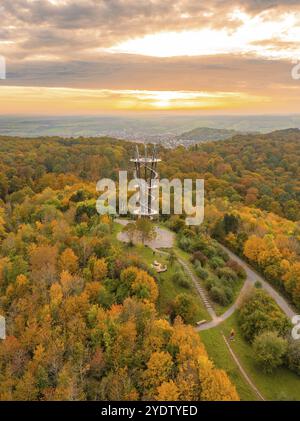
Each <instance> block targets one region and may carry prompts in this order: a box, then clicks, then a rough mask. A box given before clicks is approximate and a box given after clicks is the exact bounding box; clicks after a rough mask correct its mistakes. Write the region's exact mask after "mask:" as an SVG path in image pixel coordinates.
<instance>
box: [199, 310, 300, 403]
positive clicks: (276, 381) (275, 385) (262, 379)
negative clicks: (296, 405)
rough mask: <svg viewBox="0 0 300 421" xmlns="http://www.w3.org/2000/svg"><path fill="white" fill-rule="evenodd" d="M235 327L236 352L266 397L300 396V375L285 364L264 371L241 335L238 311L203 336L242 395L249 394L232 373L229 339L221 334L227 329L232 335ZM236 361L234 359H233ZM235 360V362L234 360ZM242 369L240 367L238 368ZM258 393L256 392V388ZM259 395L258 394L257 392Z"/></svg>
mask: <svg viewBox="0 0 300 421" xmlns="http://www.w3.org/2000/svg"><path fill="white" fill-rule="evenodd" d="M231 329H234V330H235V340H234V341H233V342H231V346H232V349H233V351H234V352H235V354H236V355H237V357H238V358H239V360H240V363H241V364H242V366H243V368H244V369H245V371H246V372H247V374H248V376H249V377H250V378H251V380H252V381H253V383H254V384H255V385H256V387H257V388H258V389H259V391H260V392H261V394H262V395H263V396H264V398H265V399H266V400H273V401H276V400H298V401H299V400H300V377H299V376H297V374H295V373H293V372H292V371H290V370H288V369H287V368H285V367H280V368H278V369H276V370H275V371H274V372H273V373H272V374H266V373H264V372H263V371H262V370H261V368H260V366H259V365H258V364H257V363H256V361H255V355H254V352H253V349H252V347H251V345H250V344H249V343H248V342H246V341H245V340H244V338H243V337H242V335H241V332H240V329H239V326H238V323H237V314H236V313H234V314H233V315H232V316H231V317H230V318H228V319H227V320H226V321H225V322H224V323H222V324H221V325H219V326H217V327H216V328H214V329H210V330H207V331H203V332H200V336H201V338H202V340H203V342H204V344H205V346H206V349H207V352H208V354H209V356H210V357H211V358H212V359H213V361H214V362H215V364H216V366H217V367H220V368H224V370H226V371H227V370H228V368H229V371H228V373H229V375H230V377H231V378H232V380H233V382H234V383H235V384H236V386H237V389H238V391H239V394H240V396H241V398H242V399H244V398H245V397H247V396H246V395H244V391H243V390H242V389H241V391H240V385H239V380H238V379H234V378H233V377H232V375H231V374H230V366H228V362H227V357H226V354H229V351H228V350H227V349H226V345H225V342H224V340H223V338H222V336H221V332H222V331H223V332H224V334H225V336H226V337H228V336H229V334H230V331H231ZM232 361H233V360H232ZM233 363H234V362H233ZM237 370H238V368H237ZM253 393H254V392H253ZM255 396H256V395H255Z"/></svg>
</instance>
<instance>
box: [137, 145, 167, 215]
mask: <svg viewBox="0 0 300 421" xmlns="http://www.w3.org/2000/svg"><path fill="white" fill-rule="evenodd" d="M130 162H133V163H134V165H135V171H134V178H135V179H137V187H140V188H143V186H142V185H141V183H139V181H138V180H144V181H145V182H146V183H143V185H144V186H145V187H144V188H146V192H144V194H140V208H139V209H136V210H135V211H134V214H135V215H137V216H138V217H145V218H146V217H148V218H150V219H152V218H153V217H155V216H157V215H158V214H159V210H158V209H153V208H152V207H151V202H152V199H154V197H155V196H154V195H155V193H157V192H155V191H154V190H155V189H158V188H159V185H158V184H159V183H158V172H157V170H156V169H157V164H158V163H159V162H161V159H159V158H157V153H156V146H155V145H154V146H153V148H152V151H151V153H150V154H148V150H147V145H146V144H145V145H144V156H141V155H140V153H139V148H138V146H137V145H136V150H135V157H134V158H132V159H131V160H130Z"/></svg>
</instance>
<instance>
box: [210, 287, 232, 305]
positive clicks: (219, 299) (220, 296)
mask: <svg viewBox="0 0 300 421" xmlns="http://www.w3.org/2000/svg"><path fill="white" fill-rule="evenodd" d="M209 295H210V296H211V298H212V300H214V301H215V302H216V303H219V304H221V305H222V306H225V305H227V304H228V299H227V296H226V292H225V289H223V288H221V287H218V286H213V287H212V288H211V290H210V291H209Z"/></svg>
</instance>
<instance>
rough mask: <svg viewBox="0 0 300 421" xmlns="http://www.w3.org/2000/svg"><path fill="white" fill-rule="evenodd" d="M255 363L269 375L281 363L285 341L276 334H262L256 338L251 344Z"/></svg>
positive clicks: (285, 347) (285, 348) (285, 349)
mask: <svg viewBox="0 0 300 421" xmlns="http://www.w3.org/2000/svg"><path fill="white" fill-rule="evenodd" d="M253 349H254V354H255V358H256V360H257V362H258V363H259V364H260V365H261V366H262V369H263V370H264V371H265V372H266V373H271V372H272V371H273V370H274V369H275V368H277V367H279V366H280V365H281V364H282V363H283V357H284V356H285V354H286V352H287V341H286V340H285V339H284V338H281V337H280V336H278V333H276V332H264V333H262V334H261V335H258V336H256V338H255V340H254V343H253Z"/></svg>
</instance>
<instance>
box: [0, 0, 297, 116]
mask: <svg viewBox="0 0 300 421" xmlns="http://www.w3.org/2000/svg"><path fill="white" fill-rule="evenodd" d="M0 17H1V27H0V55H2V56H4V57H5V58H6V62H7V79H6V80H0V99H1V101H0V114H1V115H5V114H36V115H38V114H39V115H47V114H49V115H69V114H99V113H114V112H115V113H120V112H134V111H136V112H143V111H156V112H157V111H167V112H170V111H173V112H178V113H183V112H199V113H200V114H201V113H203V114H271V113H274V114H275V113H300V79H298V80H295V79H293V78H292V76H291V70H292V68H293V66H295V62H297V59H299V60H300V2H299V0H297V1H293V0H285V1H276V0H274V1H272V0H261V1H258V0H246V1H242V0H231V1H220V0H206V1H200V0H152V1H151V0H148V1H146V0H98V1H96V0H14V1H11V0H1V3H0ZM299 75H300V66H299ZM299 77H300V76H299Z"/></svg>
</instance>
